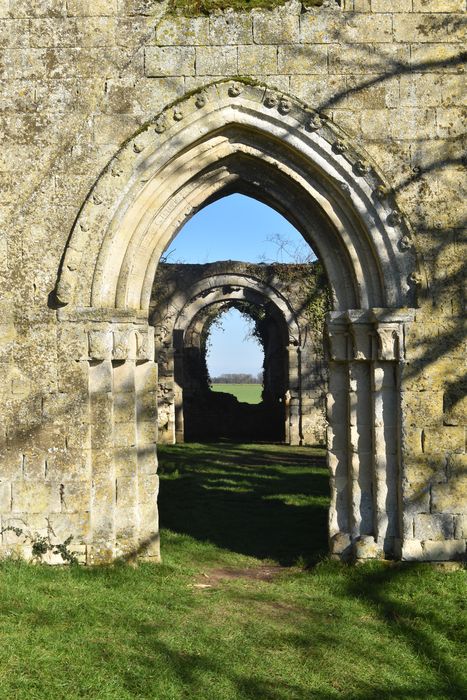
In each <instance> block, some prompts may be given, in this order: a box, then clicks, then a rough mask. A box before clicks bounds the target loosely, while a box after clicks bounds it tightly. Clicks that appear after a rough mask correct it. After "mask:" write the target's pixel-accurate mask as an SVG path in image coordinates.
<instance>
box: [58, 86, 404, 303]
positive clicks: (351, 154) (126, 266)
mask: <svg viewBox="0 0 467 700" xmlns="http://www.w3.org/2000/svg"><path fill="white" fill-rule="evenodd" d="M234 191H240V192H244V193H247V194H251V195H252V196H255V197H257V198H258V199H262V200H263V201H265V202H266V203H268V204H270V205H271V206H273V207H275V208H276V209H278V210H279V211H280V212H281V213H283V214H284V215H285V216H287V217H288V218H289V219H290V220H291V221H292V222H293V223H294V224H295V225H296V226H297V227H298V228H299V230H300V231H301V232H302V234H303V235H304V237H305V238H306V239H307V240H308V242H309V243H310V244H311V245H312V246H313V248H314V249H315V250H316V252H317V253H318V255H319V256H320V258H321V259H322V261H323V264H324V266H325V268H326V271H327V275H328V279H329V282H330V286H331V288H332V292H333V297H334V306H335V309H336V310H344V309H348V308H363V309H365V308H372V307H393V308H394V307H403V306H408V305H411V301H412V300H411V298H410V296H411V291H410V285H409V282H408V280H409V276H410V274H411V273H412V272H413V270H414V267H415V262H414V258H413V254H412V252H411V250H410V248H409V249H407V246H405V245H403V246H402V245H401V241H402V240H404V241H407V240H408V239H410V230H409V226H408V224H407V222H406V221H405V220H404V217H403V216H402V214H401V213H400V212H399V211H398V210H397V208H396V206H395V202H394V200H393V198H392V195H391V193H390V188H389V187H388V186H387V185H386V184H385V182H384V181H383V178H382V177H381V176H380V174H379V172H378V169H377V166H376V165H374V164H373V163H371V161H370V159H369V158H368V157H367V156H366V154H362V153H361V152H359V151H357V150H356V149H355V147H354V145H353V144H352V143H351V141H350V140H349V139H348V138H347V137H346V135H345V134H344V133H343V132H342V131H340V130H339V129H338V128H337V127H336V126H335V125H334V124H333V123H331V122H330V121H329V120H325V119H323V118H322V117H320V116H319V115H318V114H316V113H315V112H313V111H312V110H311V109H310V108H308V107H307V106H306V105H305V104H303V103H302V102H300V101H299V100H297V99H295V98H292V97H289V96H286V95H283V94H281V93H278V92H276V91H274V90H271V89H269V88H267V87H266V86H264V85H251V84H244V83H241V82H238V81H236V82H234V81H228V80H227V81H221V82H218V83H214V84H211V85H208V86H206V87H205V88H203V89H202V90H200V91H199V92H197V93H195V94H189V95H187V96H186V97H184V98H183V99H182V100H180V101H179V102H177V103H176V104H175V105H172V106H169V107H167V108H166V109H164V111H163V112H161V114H159V115H158V116H157V117H156V118H155V119H154V120H152V121H151V122H149V123H148V124H146V125H145V126H144V127H143V128H142V129H141V130H140V131H139V132H138V133H137V134H135V135H134V137H132V138H131V139H130V140H129V141H127V142H126V143H125V144H124V146H123V147H122V148H121V150H120V151H119V152H118V153H117V154H116V156H115V157H114V158H113V159H112V160H111V161H110V163H109V165H108V166H107V168H106V169H105V171H104V172H103V173H102V174H101V176H100V177H99V179H98V180H97V182H96V184H95V186H94V187H93V189H92V191H91V192H90V194H89V197H88V198H87V200H86V202H85V203H84V205H83V207H82V210H81V212H80V214H79V216H78V219H77V221H76V222H75V225H74V228H73V230H72V233H71V235H70V238H69V242H68V245H67V248H66V251H65V254H64V258H63V264H62V267H61V270H60V274H59V278H58V281H57V286H56V295H57V299H58V301H59V303H60V304H62V305H64V306H66V305H71V306H75V307H93V308H99V309H109V310H110V309H119V310H125V311H127V312H128V311H129V312H132V311H134V312H135V313H138V312H140V313H141V312H147V310H148V307H149V300H150V291H151V286H152V280H153V278H154V274H155V271H156V269H157V264H158V261H159V258H160V255H161V254H162V252H163V250H164V249H165V248H166V247H167V245H168V244H169V243H170V241H171V240H172V239H173V238H174V236H176V234H177V233H178V231H179V230H180V228H181V227H182V226H183V224H184V223H185V222H186V221H187V220H188V218H189V217H190V216H192V215H193V214H194V213H196V211H198V210H199V209H200V208H202V207H203V206H205V205H206V204H209V203H210V202H212V201H214V200H215V199H218V198H220V197H222V196H225V195H226V194H229V193H231V192H234Z"/></svg>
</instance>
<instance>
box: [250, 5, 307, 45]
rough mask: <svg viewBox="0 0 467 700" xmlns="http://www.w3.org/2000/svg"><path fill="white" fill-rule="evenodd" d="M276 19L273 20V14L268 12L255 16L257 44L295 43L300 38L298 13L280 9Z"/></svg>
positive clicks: (254, 27)
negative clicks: (289, 12)
mask: <svg viewBox="0 0 467 700" xmlns="http://www.w3.org/2000/svg"><path fill="white" fill-rule="evenodd" d="M274 19H275V21H272V22H271V15H269V14H267V13H260V14H257V15H254V16H253V38H254V41H255V44H293V43H295V42H297V41H298V40H299V18H298V14H297V15H295V14H288V13H287V12H284V11H282V12H280V11H279V12H276V13H275V18H274Z"/></svg>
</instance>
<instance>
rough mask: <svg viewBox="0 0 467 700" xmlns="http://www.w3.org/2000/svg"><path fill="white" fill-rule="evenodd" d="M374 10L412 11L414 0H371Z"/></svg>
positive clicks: (372, 9)
mask: <svg viewBox="0 0 467 700" xmlns="http://www.w3.org/2000/svg"><path fill="white" fill-rule="evenodd" d="M371 11H372V12H412V0H371Z"/></svg>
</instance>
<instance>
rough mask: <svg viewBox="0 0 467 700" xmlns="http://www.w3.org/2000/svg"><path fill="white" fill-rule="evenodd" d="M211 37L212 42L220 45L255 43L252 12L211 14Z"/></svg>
mask: <svg viewBox="0 0 467 700" xmlns="http://www.w3.org/2000/svg"><path fill="white" fill-rule="evenodd" d="M209 39H210V42H211V43H212V44H215V45H218V46H226V45H228V44H240V45H242V44H251V43H253V20H252V16H251V14H250V13H245V14H239V13H235V14H234V13H233V12H232V13H228V12H226V13H225V14H223V15H217V16H216V15H213V16H211V17H210V18H209ZM206 43H208V42H206ZM239 48H240V46H239Z"/></svg>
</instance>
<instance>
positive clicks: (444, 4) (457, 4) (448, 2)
mask: <svg viewBox="0 0 467 700" xmlns="http://www.w3.org/2000/svg"><path fill="white" fill-rule="evenodd" d="M373 1H374V0H373ZM413 11H414V12H459V13H461V12H465V2H464V0H413Z"/></svg>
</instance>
